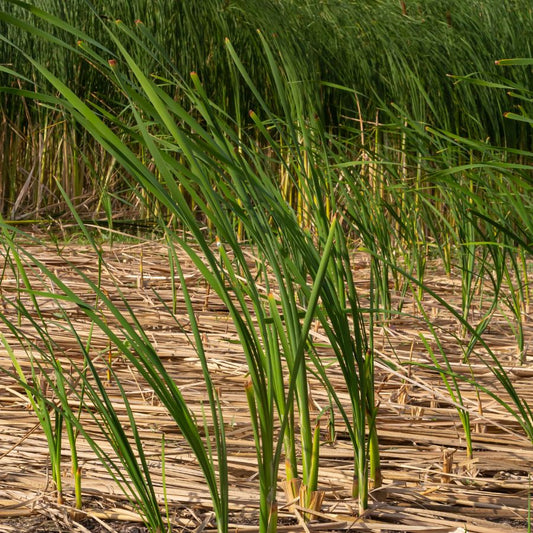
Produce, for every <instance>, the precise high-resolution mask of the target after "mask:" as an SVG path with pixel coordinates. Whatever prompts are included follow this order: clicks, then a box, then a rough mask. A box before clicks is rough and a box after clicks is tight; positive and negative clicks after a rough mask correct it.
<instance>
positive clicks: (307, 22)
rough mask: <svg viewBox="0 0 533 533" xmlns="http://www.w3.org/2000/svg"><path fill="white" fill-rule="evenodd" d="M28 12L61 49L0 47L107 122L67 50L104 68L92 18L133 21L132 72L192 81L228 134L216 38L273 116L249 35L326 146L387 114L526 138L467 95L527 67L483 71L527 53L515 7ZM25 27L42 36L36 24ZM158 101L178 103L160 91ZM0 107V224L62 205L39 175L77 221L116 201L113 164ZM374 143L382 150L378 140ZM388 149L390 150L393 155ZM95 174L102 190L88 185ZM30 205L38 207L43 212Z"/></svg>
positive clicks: (228, 100) (243, 118) (27, 43)
mask: <svg viewBox="0 0 533 533" xmlns="http://www.w3.org/2000/svg"><path fill="white" fill-rule="evenodd" d="M2 5H3V8H4V11H5V13H6V16H8V17H9V16H15V17H17V18H19V19H21V20H25V21H28V20H30V19H31V15H29V13H28V12H27V11H26V10H25V9H24V7H23V6H22V4H21V3H17V2H10V1H4V2H3V3H2ZM32 6H34V8H35V9H44V10H45V11H47V12H50V13H51V14H53V15H55V16H58V17H59V18H60V19H61V20H65V21H66V22H68V23H71V24H73V25H74V26H75V27H77V28H79V30H80V33H78V34H69V33H68V32H66V31H65V29H64V28H61V27H60V26H59V27H56V28H54V29H52V30H51V31H52V35H54V37H55V38H59V39H62V40H64V43H65V46H61V45H58V44H57V42H54V41H46V40H43V39H41V38H40V36H39V35H36V34H32V33H31V32H29V33H28V32H23V31H20V30H19V29H18V28H17V27H16V26H13V25H11V24H9V23H8V21H9V19H6V20H4V21H2V22H0V24H1V28H0V29H1V33H2V35H3V36H5V38H6V39H8V40H9V41H12V42H13V43H14V44H15V45H16V46H17V47H19V48H20V49H21V50H24V51H25V52H26V53H28V54H30V55H31V56H32V57H33V58H35V59H36V60H37V61H39V62H40V63H41V64H46V65H47V66H48V67H49V68H50V69H51V71H53V72H54V73H55V75H57V76H58V77H59V78H60V79H62V80H68V82H69V86H70V87H71V88H72V89H73V90H74V91H75V92H76V93H77V94H78V95H79V96H80V97H82V98H85V97H88V96H89V95H93V97H94V98H95V99H96V101H97V102H98V105H100V106H102V107H103V108H104V109H111V110H113V112H116V111H118V110H119V109H120V106H121V105H123V104H124V100H123V97H122V95H121V94H120V91H119V92H116V91H113V90H112V89H111V87H110V86H109V84H108V83H107V81H106V76H105V73H104V72H102V68H101V67H100V68H91V66H90V61H91V60H90V58H86V59H85V60H82V59H80V56H79V55H78V53H77V51H76V50H75V48H76V43H77V41H78V40H80V39H81V40H87V41H88V42H89V40H90V38H92V39H96V40H97V41H99V42H101V43H102V45H103V46H105V47H106V48H104V49H101V51H102V53H103V54H104V55H105V57H107V58H109V59H111V58H113V57H115V56H116V54H117V53H118V52H117V49H116V46H115V45H114V44H113V42H112V40H111V39H110V38H109V37H108V36H106V35H105V32H104V33H103V32H102V26H101V20H99V19H98V16H100V17H102V18H103V19H104V21H109V20H115V19H122V20H123V21H124V22H125V24H127V25H128V26H132V25H134V23H135V22H136V21H142V22H143V24H142V25H141V26H139V27H138V28H137V30H136V31H135V35H136V39H141V40H142V42H143V46H138V44H139V43H136V42H135V39H134V40H133V41H132V40H131V39H130V37H131V36H128V35H127V34H124V36H123V38H124V43H125V45H126V46H127V47H128V49H129V50H130V52H131V53H132V55H133V57H134V59H135V61H136V62H137V64H138V65H139V66H140V68H142V69H143V71H144V72H147V73H153V74H156V75H158V76H162V77H163V78H167V77H170V79H172V78H173V77H174V76H175V75H176V73H177V72H178V73H179V75H180V76H182V77H185V78H186V77H187V76H188V73H189V72H191V71H195V72H197V73H198V75H199V76H200V78H201V80H202V83H203V84H204V87H205V89H206V92H207V94H208V95H209V98H210V99H211V100H212V101H213V102H215V103H216V104H217V105H218V106H220V107H221V108H222V109H223V110H225V111H226V112H227V113H228V114H229V115H230V116H231V117H233V118H234V120H235V121H236V123H237V125H238V127H241V128H246V126H247V124H248V123H249V122H248V111H249V109H252V108H253V107H254V106H255V99H254V96H253V93H252V92H251V90H250V87H249V85H248V84H247V83H245V82H243V80H242V78H241V77H240V76H239V74H238V73H237V71H236V68H235V65H234V63H233V61H231V60H229V58H228V54H227V51H226V48H225V46H224V39H225V38H229V39H230V41H231V42H232V45H233V47H234V48H235V50H236V53H237V54H238V56H239V57H240V59H241V61H242V63H243V65H245V67H246V70H247V73H248V75H249V76H250V79H251V80H252V81H253V83H254V85H256V86H257V87H260V89H261V93H262V95H263V97H264V98H265V100H266V101H268V102H269V106H270V107H271V109H272V111H273V112H274V113H276V114H277V115H283V113H284V110H283V103H282V102H281V101H280V98H279V93H278V91H277V89H276V85H275V81H274V80H273V78H272V74H271V70H270V68H269V66H268V62H267V61H265V58H264V55H263V53H262V47H261V42H260V38H259V36H258V34H257V30H258V29H259V30H261V31H262V34H263V36H264V38H266V39H268V40H269V42H270V46H272V47H273V49H275V50H277V51H281V52H282V57H283V68H284V72H285V75H286V76H287V79H288V81H289V82H290V83H291V84H294V85H295V86H297V87H298V95H299V99H300V104H299V105H301V106H302V110H303V111H304V112H305V113H306V114H307V115H309V116H313V115H315V114H316V115H317V116H318V117H319V120H320V124H321V125H322V127H323V128H325V129H326V131H333V132H334V133H335V135H339V134H340V135H345V133H346V130H347V129H349V128H350V126H352V125H353V120H354V119H358V118H360V117H361V118H363V120H365V121H375V120H376V116H377V120H378V121H379V122H385V123H386V122H389V121H390V117H391V115H390V114H389V113H388V112H387V110H388V109H390V108H391V103H393V106H394V107H393V109H394V114H393V116H394V117H396V118H397V117H398V116H399V115H402V116H404V117H405V118H406V119H408V120H415V121H421V122H424V123H430V124H432V125H433V126H435V127H439V128H442V129H444V130H446V131H450V132H452V133H454V134H460V135H464V136H468V137H470V138H474V139H478V140H482V139H488V140H489V142H490V143H492V144H495V145H500V146H502V145H506V146H510V147H514V148H528V147H529V146H530V135H529V128H527V127H524V125H522V124H519V123H516V122H514V121H510V120H503V113H504V112H505V111H510V110H514V109H515V106H516V105H518V104H521V105H526V104H525V103H524V102H520V101H519V100H516V99H514V100H513V98H511V97H510V96H508V94H507V93H506V91H505V90H495V89H494V88H490V87H487V86H486V85H483V84H480V83H479V81H480V80H490V81H491V83H501V84H502V85H505V86H508V85H514V84H518V85H519V86H523V87H527V86H528V82H529V81H530V72H529V71H528V70H527V69H525V68H523V67H518V68H514V69H508V68H501V67H500V68H498V67H497V66H496V65H495V64H494V61H495V59H501V58H509V57H529V56H530V55H531V54H530V49H529V43H530V41H531V39H530V38H529V37H528V35H529V34H528V32H530V31H532V30H531V29H530V28H532V27H533V24H532V21H531V17H532V16H533V15H532V14H531V10H530V9H529V5H528V3H527V2H526V1H519V2H514V3H513V5H512V6H511V5H510V4H505V3H502V2H496V1H488V0H485V1H484V2H481V3H476V4H472V3H465V2H460V1H456V2H452V3H448V4H446V7H442V8H440V7H439V8H436V7H435V6H434V5H433V4H432V3H428V2H407V3H402V2H397V1H396V0H394V1H393V0H390V1H385V2H384V1H380V2H370V3H369V2H357V1H350V2H345V1H343V2H338V1H335V2H308V3H298V2H292V1H269V2H260V3H259V4H258V5H255V4H254V3H253V2H250V1H246V2H239V1H232V2H226V1H225V0H224V1H223V0H209V1H202V2H199V3H197V4H195V5H194V6H188V4H187V3H186V2H167V1H159V2H142V1H140V0H138V1H136V2H131V3H129V4H128V6H127V8H126V7H125V6H124V4H123V3H122V2H117V3H116V4H115V3H114V2H105V3H103V2H94V7H93V8H91V6H90V5H89V3H87V2H85V1H84V0H74V1H73V2H71V3H70V4H69V7H68V9H67V8H66V6H65V4H64V3H63V2H54V1H52V0H39V1H36V2H32ZM8 14H9V15H8ZM528 17H529V18H528ZM32 23H35V21H32ZM36 24H37V25H38V26H39V27H46V24H45V23H44V22H37V23H36ZM518 29H519V31H518ZM81 32H83V34H82V33H81ZM152 40H153V43H152ZM0 47H1V52H0V54H1V57H3V58H5V61H4V62H3V63H4V66H5V67H6V68H14V69H15V70H16V71H17V72H19V73H20V74H21V75H23V76H25V77H26V78H28V79H29V80H34V79H35V80H39V82H40V83H41V82H42V83H44V85H43V87H48V88H50V87H49V86H47V85H46V82H45V81H43V79H42V77H40V75H39V73H38V72H37V71H36V70H35V69H34V67H32V66H31V64H30V63H29V62H28V61H26V60H25V59H24V57H23V56H22V55H21V54H20V53H19V52H18V51H17V50H16V49H15V48H13V47H11V46H10V45H9V44H8V42H7V41H5V40H2V42H0ZM156 48H157V49H159V50H164V54H163V57H161V56H160V55H159V56H158V53H159V52H156ZM0 75H1V76H2V77H1V80H2V81H1V84H2V85H15V86H16V85H17V84H22V85H23V86H25V88H26V89H27V90H30V91H32V90H34V89H33V86H32V84H31V83H27V82H24V81H23V80H22V78H19V81H17V82H14V81H13V79H12V78H10V77H9V75H7V74H6V73H5V72H3V73H1V74H0ZM450 76H451V77H450ZM464 77H466V78H467V80H464V79H462V78H464ZM336 86H341V87H344V88H346V90H338V89H337V88H336ZM166 90H167V91H168V92H169V94H171V95H172V96H175V97H178V98H179V97H180V94H179V92H177V91H178V88H177V87H176V85H175V84H174V83H171V84H169V85H167V88H166ZM354 94H355V95H356V96H357V100H358V105H357V106H354V102H353V99H354ZM3 98H4V100H3V103H2V106H1V107H2V114H3V119H2V133H1V136H2V146H3V150H2V154H3V156H2V161H1V164H0V168H1V169H2V194H1V197H0V200H1V205H0V210H1V211H2V212H3V213H4V215H6V216H8V217H9V218H19V217H22V216H24V217H25V218H42V216H43V215H45V214H46V213H48V214H53V215H57V214H58V213H60V212H61V211H62V208H63V207H64V206H63V205H59V206H56V204H57V203H58V202H59V203H60V195H59V193H58V191H57V189H55V187H54V185H53V183H51V182H50V180H49V178H47V177H46V176H50V175H51V174H53V175H55V176H57V177H59V176H61V179H62V183H63V186H64V188H65V189H66V190H68V191H69V193H72V197H73V198H76V199H77V201H78V203H79V204H82V205H84V206H86V208H87V213H88V215H93V216H97V217H101V216H103V215H104V214H105V205H104V204H105V202H108V203H109V202H111V203H112V199H110V198H109V197H108V195H107V192H108V191H109V190H110V191H111V192H112V193H114V194H117V193H118V192H120V191H121V190H122V185H123V183H122V180H121V179H118V180H117V178H118V176H117V172H116V169H115V168H114V165H113V161H112V160H109V159H108V158H107V157H105V156H104V155H103V154H102V153H101V152H100V150H99V149H98V148H97V147H95V146H94V145H92V144H91V142H90V141H89V140H88V139H87V138H86V136H85V135H84V134H83V132H80V131H79V130H77V129H76V127H75V126H74V124H72V123H71V122H70V121H69V119H68V118H67V117H64V116H63V115H62V114H61V112H59V111H57V110H54V109H50V108H49V107H48V106H40V107H39V108H35V107H34V106H27V105H25V104H24V100H22V99H20V98H13V97H11V96H6V95H5V96H3ZM369 133H370V132H369ZM375 141H376V142H377V143H383V142H384V143H386V144H390V142H391V141H390V139H388V138H385V139H384V138H383V137H382V136H381V135H377V137H376V138H375ZM28 143H29V144H31V145H33V146H34V147H35V149H34V150H32V153H39V154H40V156H39V162H38V163H36V161H34V160H31V161H29V160H28V158H29V157H30V156H29V155H28V154H27V151H26V150H24V146H25V145H26V144H28ZM401 146H402V145H401V141H400V144H398V145H396V147H397V148H398V149H401ZM422 151H423V153H424V155H425V154H427V153H428V152H429V151H431V147H427V146H425V147H423V149H422ZM20 163H22V164H20ZM101 176H105V177H106V179H104V180H101V179H100V177H101ZM102 182H103V183H102ZM43 196H44V197H47V196H51V197H52V198H50V200H49V201H46V202H43V200H42V198H43ZM23 200H24V207H23V208H22V209H21V207H22V205H21V204H22V202H23ZM50 206H51V207H50ZM115 207H116V206H115ZM97 210H98V212H97V213H95V211H97ZM22 211H23V212H24V215H22ZM30 213H31V215H32V216H30Z"/></svg>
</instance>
